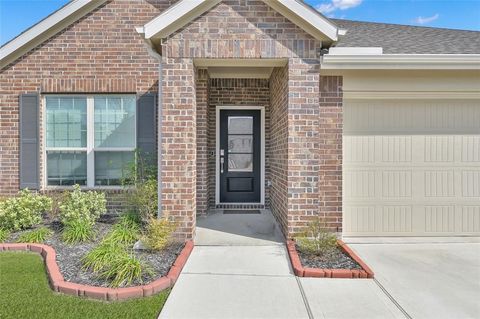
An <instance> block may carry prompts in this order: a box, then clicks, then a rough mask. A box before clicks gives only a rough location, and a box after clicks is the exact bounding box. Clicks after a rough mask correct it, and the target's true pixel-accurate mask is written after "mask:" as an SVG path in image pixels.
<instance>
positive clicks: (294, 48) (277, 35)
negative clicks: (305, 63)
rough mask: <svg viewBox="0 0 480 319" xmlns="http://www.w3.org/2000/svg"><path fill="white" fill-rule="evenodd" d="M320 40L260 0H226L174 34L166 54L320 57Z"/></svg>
mask: <svg viewBox="0 0 480 319" xmlns="http://www.w3.org/2000/svg"><path fill="white" fill-rule="evenodd" d="M320 47H321V42H320V41H318V40H316V39H314V38H313V37H312V36H310V35H309V34H307V33H306V32H305V31H303V30H302V29H301V28H299V27H297V26H296V25H295V24H293V23H292V22H290V21H289V20H288V19H286V18H285V17H283V16H282V15H281V14H279V13H278V12H276V11H275V10H273V9H272V8H271V7H269V6H268V5H266V4H265V3H264V2H263V1H259V0H224V1H222V2H221V3H220V4H218V5H217V6H215V7H214V8H213V9H211V10H210V11H208V12H206V13H204V14H203V15H201V16H200V17H198V18H197V19H195V20H194V21H193V22H192V23H190V24H188V25H187V26H185V27H184V28H182V29H180V30H179V31H177V32H176V33H174V34H172V35H171V36H170V37H169V38H168V39H167V41H166V42H165V44H164V54H165V56H167V57H198V58H269V57H271V58H278V57H285V58H291V57H304V58H318V52H319V49H320Z"/></svg>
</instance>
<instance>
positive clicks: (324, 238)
mask: <svg viewBox="0 0 480 319" xmlns="http://www.w3.org/2000/svg"><path fill="white" fill-rule="evenodd" d="M295 241H296V243H297V245H298V248H299V250H300V251H301V252H304V253H306V254H311V255H317V256H322V255H324V254H327V253H329V252H331V251H332V250H334V249H336V247H337V237H336V236H335V233H333V232H331V231H329V230H328V228H327V227H326V222H325V220H324V219H322V218H320V217H318V218H316V219H314V220H312V221H311V222H310V223H309V224H308V226H307V229H306V231H305V232H303V233H301V234H300V235H298V236H296V237H295Z"/></svg>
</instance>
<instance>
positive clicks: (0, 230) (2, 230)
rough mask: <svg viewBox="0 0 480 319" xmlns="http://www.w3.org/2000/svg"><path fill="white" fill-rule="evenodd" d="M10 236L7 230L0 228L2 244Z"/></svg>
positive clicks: (0, 241)
mask: <svg viewBox="0 0 480 319" xmlns="http://www.w3.org/2000/svg"><path fill="white" fill-rule="evenodd" d="M8 236H10V232H9V231H8V230H6V229H1V228H0V243H3V242H4V241H5V240H7V238H8Z"/></svg>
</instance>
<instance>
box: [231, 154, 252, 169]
mask: <svg viewBox="0 0 480 319" xmlns="http://www.w3.org/2000/svg"><path fill="white" fill-rule="evenodd" d="M228 170H229V171H230V172H253V161H252V154H229V155H228Z"/></svg>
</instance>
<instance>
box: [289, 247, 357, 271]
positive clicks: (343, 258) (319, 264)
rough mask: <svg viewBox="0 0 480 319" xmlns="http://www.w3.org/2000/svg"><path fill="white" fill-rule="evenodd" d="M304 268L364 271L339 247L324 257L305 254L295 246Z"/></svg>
mask: <svg viewBox="0 0 480 319" xmlns="http://www.w3.org/2000/svg"><path fill="white" fill-rule="evenodd" d="M295 247H296V249H297V252H298V256H299V257H300V261H301V262H302V265H303V267H306V268H307V267H308V268H322V269H362V267H361V266H360V265H359V264H358V263H357V262H356V261H355V260H353V259H352V258H351V257H350V256H348V255H347V254H345V252H344V251H343V250H342V249H340V248H339V247H337V248H335V249H334V250H332V251H330V252H328V253H326V254H324V255H322V256H317V255H312V254H307V253H304V252H302V251H301V250H300V248H299V247H298V245H295Z"/></svg>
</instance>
